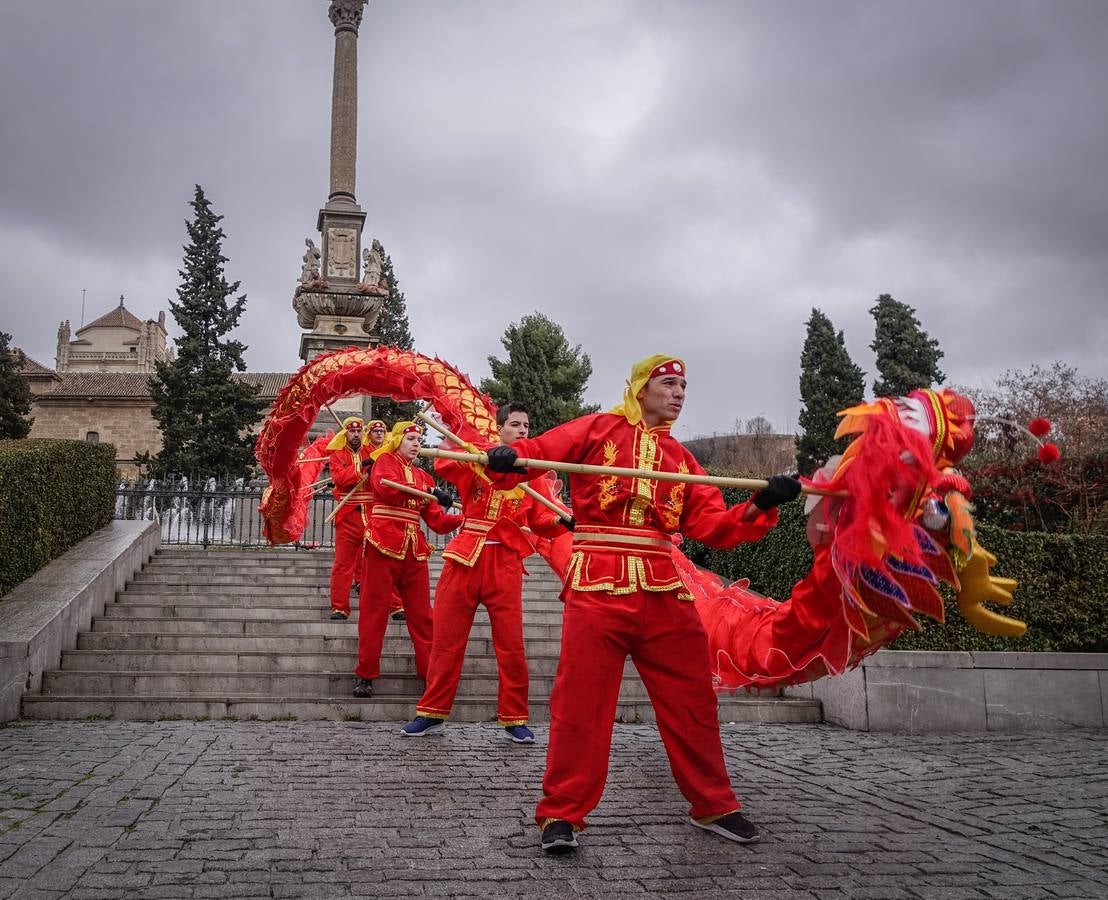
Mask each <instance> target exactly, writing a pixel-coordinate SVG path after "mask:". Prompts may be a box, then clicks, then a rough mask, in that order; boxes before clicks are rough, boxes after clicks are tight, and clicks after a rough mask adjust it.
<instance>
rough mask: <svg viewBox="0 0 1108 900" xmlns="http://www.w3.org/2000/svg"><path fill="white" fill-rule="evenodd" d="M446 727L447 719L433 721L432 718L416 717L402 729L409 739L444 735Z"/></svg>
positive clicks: (402, 732) (401, 731)
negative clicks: (443, 731)
mask: <svg viewBox="0 0 1108 900" xmlns="http://www.w3.org/2000/svg"><path fill="white" fill-rule="evenodd" d="M445 727H446V720H445V719H432V718H431V717H430V716H416V717H415V718H414V719H412V721H410V722H409V723H408V724H407V725H405V726H404V727H403V728H401V729H400V733H401V734H403V735H406V736H408V737H425V736H426V735H428V734H442V730H443V729H444V728H445Z"/></svg>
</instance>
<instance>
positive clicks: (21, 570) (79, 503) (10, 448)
mask: <svg viewBox="0 0 1108 900" xmlns="http://www.w3.org/2000/svg"><path fill="white" fill-rule="evenodd" d="M114 498H115V447H114V446H112V445H111V444H89V443H86V442H84V441H55V440H19V441H0V595H3V594H6V593H7V592H8V591H10V590H11V589H12V588H13V587H15V586H16V585H17V584H19V583H20V582H21V581H23V580H24V579H26V578H28V577H29V576H31V575H33V574H34V573H35V572H37V571H38V570H39V569H40V568H42V567H43V566H44V565H46V564H47V563H48V562H50V561H51V560H52V559H56V558H57V557H58V556H61V554H62V553H64V552H65V551H66V550H68V549H69V548H70V547H72V546H73V545H74V544H76V543H78V542H79V541H81V540H83V539H84V538H86V537H88V536H89V535H90V534H92V532H94V531H96V530H97V529H98V528H102V527H103V526H104V525H106V524H108V522H109V521H111V518H112V504H113V502H114Z"/></svg>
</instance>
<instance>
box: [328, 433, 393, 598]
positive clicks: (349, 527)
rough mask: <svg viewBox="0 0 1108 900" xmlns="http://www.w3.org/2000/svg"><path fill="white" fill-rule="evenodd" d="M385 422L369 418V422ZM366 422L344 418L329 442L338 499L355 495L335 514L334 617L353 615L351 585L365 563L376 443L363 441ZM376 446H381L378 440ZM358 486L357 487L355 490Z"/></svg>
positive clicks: (332, 589)
mask: <svg viewBox="0 0 1108 900" xmlns="http://www.w3.org/2000/svg"><path fill="white" fill-rule="evenodd" d="M377 424H379V425H381V426H382V428H383V427H384V424H385V423H384V422H370V426H371V427H372V426H373V425H377ZM364 427H365V422H364V420H363V419H362V418H361V416H349V417H348V418H345V419H343V420H342V430H341V431H339V433H338V434H336V435H335V436H334V437H333V438H332V439H331V442H330V443H329V444H328V445H327V450H328V466H329V468H330V470H331V481H332V483H333V484H334V486H335V500H336V501H341V500H342V499H343V498H344V497H346V495H347V494H349V493H350V492H351V491H354V494H353V496H351V497H350V499H349V500H347V501H346V503H345V504H344V505H343V507H342V509H340V510H339V511H338V513H337V514H336V515H335V561H334V563H333V564H332V566H331V618H332V619H338V620H344V619H349V618H350V588H351V586H352V584H353V582H354V575H355V573H356V572H358V571H359V569H360V568H361V564H362V543H363V541H364V539H365V530H366V527H367V525H368V524H369V510H370V507H371V506H372V505H373V493H372V492H371V491H370V487H369V470H370V467H371V466H372V465H373V462H372V461H371V460H370V453H372V452H373V450H374V447H373V446H370V445H368V444H366V443H363V442H362V433H363V429H364ZM377 446H380V442H378V444H377ZM355 489H356V490H355Z"/></svg>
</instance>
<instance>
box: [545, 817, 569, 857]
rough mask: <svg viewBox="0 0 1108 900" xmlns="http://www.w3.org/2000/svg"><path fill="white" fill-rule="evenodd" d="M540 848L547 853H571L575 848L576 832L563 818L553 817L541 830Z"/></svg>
mask: <svg viewBox="0 0 1108 900" xmlns="http://www.w3.org/2000/svg"><path fill="white" fill-rule="evenodd" d="M542 849H543V850H545V851H546V852H547V853H554V854H559V855H560V854H563V853H572V852H573V851H574V850H576V849H577V833H576V832H575V831H574V830H573V826H572V825H570V824H569V822H567V821H566V820H565V819H555V820H554V821H553V822H549V823H547V826H546V827H545V828H544V829H543V830H542Z"/></svg>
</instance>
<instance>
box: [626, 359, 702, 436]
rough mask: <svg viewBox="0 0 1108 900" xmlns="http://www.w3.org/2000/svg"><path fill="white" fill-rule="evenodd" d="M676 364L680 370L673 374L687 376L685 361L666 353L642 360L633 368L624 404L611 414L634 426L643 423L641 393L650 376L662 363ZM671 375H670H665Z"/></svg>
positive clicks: (677, 369) (676, 369)
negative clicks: (640, 402)
mask: <svg viewBox="0 0 1108 900" xmlns="http://www.w3.org/2000/svg"><path fill="white" fill-rule="evenodd" d="M668 362H674V363H677V364H678V366H679V368H675V371H674V372H673V374H675V375H677V374H680V375H684V374H685V361H684V360H683V359H679V358H678V357H676V356H669V355H667V354H665V353H655V354H654V355H653V356H648V357H647V358H646V359H640V360H639V361H638V362H637V363H635V364H634V365H633V366H632V367H631V377H630V378H629V379H628V380H627V387H626V388H625V389H624V391H623V402H622V403H619V404H617V405H616V406H613V407H612V409H611V412H613V413H615V414H616V415H617V416H623V417H624V418H626V419H627V421H628V422H629V423H630V424H632V425H638V424H639V422H641V421H642V407H641V406H639V397H638V395H639V391H641V390H642V389H643V388H644V387H646V383H647V382H648V381H650V376H651V374H652V373H653V372H654V370H655V369H656V368H658V366H660V365H662V363H668ZM665 374H670V373H668V372H667V373H665Z"/></svg>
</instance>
